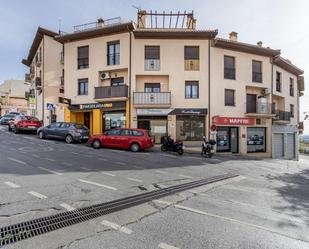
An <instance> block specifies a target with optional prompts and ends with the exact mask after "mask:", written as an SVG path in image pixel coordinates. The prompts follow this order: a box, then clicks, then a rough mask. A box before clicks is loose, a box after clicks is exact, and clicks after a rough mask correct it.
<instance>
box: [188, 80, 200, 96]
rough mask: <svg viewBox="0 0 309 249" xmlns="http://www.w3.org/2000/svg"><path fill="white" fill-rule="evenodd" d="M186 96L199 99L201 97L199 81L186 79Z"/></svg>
mask: <svg viewBox="0 0 309 249" xmlns="http://www.w3.org/2000/svg"><path fill="white" fill-rule="evenodd" d="M185 98H186V99H198V98H199V87H198V81H186V82H185Z"/></svg>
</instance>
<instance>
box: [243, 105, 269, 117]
mask: <svg viewBox="0 0 309 249" xmlns="http://www.w3.org/2000/svg"><path fill="white" fill-rule="evenodd" d="M245 105H246V113H247V114H265V115H273V114H275V109H274V104H270V103H259V102H256V103H245Z"/></svg>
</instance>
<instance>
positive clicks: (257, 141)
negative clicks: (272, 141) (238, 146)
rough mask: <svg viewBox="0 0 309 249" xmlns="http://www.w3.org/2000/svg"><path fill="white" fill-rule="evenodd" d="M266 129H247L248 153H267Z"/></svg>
mask: <svg viewBox="0 0 309 249" xmlns="http://www.w3.org/2000/svg"><path fill="white" fill-rule="evenodd" d="M265 135H266V128H247V152H248V153H252V152H266V137H265Z"/></svg>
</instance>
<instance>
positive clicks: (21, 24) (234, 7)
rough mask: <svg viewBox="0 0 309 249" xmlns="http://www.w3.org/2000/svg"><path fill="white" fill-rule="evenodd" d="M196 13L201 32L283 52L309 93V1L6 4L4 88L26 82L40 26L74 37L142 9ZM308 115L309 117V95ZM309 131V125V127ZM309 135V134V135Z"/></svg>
mask: <svg viewBox="0 0 309 249" xmlns="http://www.w3.org/2000/svg"><path fill="white" fill-rule="evenodd" d="M132 5H135V6H138V7H141V8H142V9H146V10H166V11H170V10H173V11H178V10H180V11H184V10H187V11H191V10H193V11H194V13H195V17H196V18H197V26H198V28H206V29H208V28H209V29H219V36H221V37H228V34H229V32H231V31H236V32H238V36H239V40H240V41H243V42H250V43H256V42H257V41H259V40H261V41H263V43H264V45H265V46H270V47H272V48H276V49H277V48H278V49H281V50H282V55H283V56H284V57H286V58H289V59H290V60H291V61H292V62H293V63H295V64H296V65H297V66H299V67H300V68H302V69H304V70H305V72H306V74H305V77H306V78H307V82H306V87H307V89H309V63H308V62H307V57H308V55H309V48H308V44H309V29H308V24H309V15H308V10H309V1H308V0H297V1H295V0H294V1H293V0H271V1H269V0H259V1H249V0H233V1H231V0H203V1H197V0H189V1H188V0H156V1H153V0H152V1H150V0H144V1H141V0H132V1H129V0H127V1H126V0H118V1H115V0H74V1H73V0H27V1H24V0H19V1H17V0H10V1H8V0H2V1H1V5H0V17H1V18H0V37H1V39H0V47H1V52H0V58H1V60H0V82H2V81H3V80H5V79H9V78H17V79H23V78H24V73H25V72H26V70H27V69H26V67H24V66H23V65H22V64H21V63H20V61H21V59H22V58H24V57H26V56H27V54H28V51H29V48H30V45H31V43H32V40H33V37H34V34H35V32H36V29H37V27H38V25H40V26H43V27H46V28H48V29H51V30H55V31H57V30H58V27H59V19H61V29H62V30H63V31H72V28H73V26H74V25H77V24H82V23H87V22H92V21H95V20H96V19H97V18H99V17H103V19H104V18H105V19H106V18H111V17H116V16H121V17H122V18H123V19H126V20H134V21H135V20H136V9H134V8H133V7H132ZM306 95H307V96H306V97H305V98H303V100H302V102H301V103H302V112H303V111H305V110H307V111H309V91H307V93H306ZM308 128H309V124H308ZM308 131H309V130H308Z"/></svg>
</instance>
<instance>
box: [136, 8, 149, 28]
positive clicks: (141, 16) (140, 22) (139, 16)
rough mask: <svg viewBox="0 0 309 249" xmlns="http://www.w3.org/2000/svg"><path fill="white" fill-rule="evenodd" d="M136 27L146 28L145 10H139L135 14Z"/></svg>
mask: <svg viewBox="0 0 309 249" xmlns="http://www.w3.org/2000/svg"><path fill="white" fill-rule="evenodd" d="M137 21H138V22H137V27H138V28H142V29H143V28H144V29H145V28H147V23H146V21H147V12H146V10H139V11H138V12H137Z"/></svg>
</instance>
